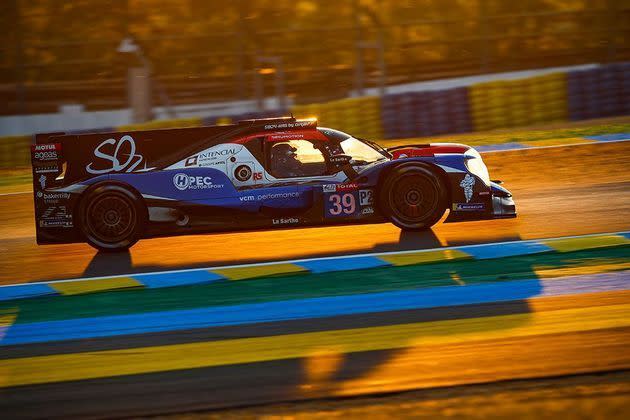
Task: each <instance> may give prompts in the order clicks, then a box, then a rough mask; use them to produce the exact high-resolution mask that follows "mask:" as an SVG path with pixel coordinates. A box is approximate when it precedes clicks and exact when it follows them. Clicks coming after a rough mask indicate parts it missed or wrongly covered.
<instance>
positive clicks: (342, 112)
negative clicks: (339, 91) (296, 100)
mask: <svg viewBox="0 0 630 420" xmlns="http://www.w3.org/2000/svg"><path fill="white" fill-rule="evenodd" d="M291 112H292V113H293V115H294V116H295V117H297V118H309V117H317V119H318V120H319V123H320V125H322V126H325V127H330V128H336V129H339V130H341V131H345V132H348V133H349V134H352V135H353V136H355V137H365V138H370V139H380V138H383V126H382V124H381V121H382V118H381V98H380V97H378V96H365V97H361V98H346V99H340V100H337V101H332V102H326V103H323V104H309V105H296V106H293V107H292V108H291Z"/></svg>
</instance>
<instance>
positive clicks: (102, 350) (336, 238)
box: [0, 143, 630, 418]
mask: <svg viewBox="0 0 630 420" xmlns="http://www.w3.org/2000/svg"><path fill="white" fill-rule="evenodd" d="M628 152H630V144H628V143H619V144H597V145H593V146H579V147H571V148H554V149H541V150H529V151H515V152H506V153H492V154H487V155H486V157H485V159H486V161H487V163H488V166H489V167H490V171H491V174H492V178H502V179H503V180H504V181H505V183H506V186H507V187H509V188H510V189H511V190H512V191H513V193H514V195H515V198H516V201H517V205H518V209H519V213H520V216H519V218H517V219H514V220H497V221H487V222H471V223H465V224H451V225H440V226H438V227H436V228H435V229H434V231H433V232H432V233H427V234H421V235H420V234H419V235H401V233H400V231H398V230H397V229H396V228H394V227H393V226H391V225H388V224H383V225H369V226H347V227H336V228H309V229H292V230H284V231H274V232H254V233H235V234H218V235H216V234H215V235H197V236H192V237H179V238H163V239H154V240H147V241H142V242H141V243H140V244H139V245H138V246H137V247H136V248H134V249H133V250H132V251H131V253H129V254H123V255H117V256H112V255H102V254H96V253H94V252H93V251H92V250H91V249H90V248H89V247H88V246H87V245H81V244H77V245H59V246H49V247H37V245H35V244H34V238H33V229H32V227H31V226H32V224H31V223H32V222H31V221H32V210H31V206H32V202H31V197H30V196H12V197H11V198H10V199H5V200H3V201H2V203H1V204H0V217H2V218H3V219H4V221H5V223H4V224H3V225H2V227H1V229H2V230H1V232H0V267H1V270H2V272H1V275H2V277H1V281H2V282H4V283H9V282H11V283H13V282H26V281H34V280H40V279H58V278H68V277H79V276H90V275H107V274H120V273H128V272H138V271H140V272H141V271H159V270H163V269H175V268H185V267H199V266H203V267H206V266H214V265H221V264H234V263H241V262H247V261H268V260H269V261H271V260H279V259H290V258H299V257H312V256H322V255H338V254H352V253H357V252H370V251H394V250H400V249H415V248H434V247H436V246H447V245H449V246H450V245H463V244H472V243H482V242H496V241H505V240H517V239H534V238H545V237H556V236H565V235H580V234H590V233H602V232H612V231H627V230H630V217H629V216H630V200H629V199H630V182H628V175H627V156H628ZM615 252H616V254H609V253H608V251H605V252H604V251H588V252H587V253H586V254H575V255H574V254H571V255H569V254H567V257H553V256H550V257H544V259H538V260H535V261H534V260H532V261H531V262H528V261H529V260H528V259H523V261H524V262H523V261H522V262H521V263H519V264H521V269H520V273H521V274H522V275H524V276H526V277H527V276H534V278H537V279H539V280H540V281H539V282H538V283H537V286H536V287H535V288H534V289H533V290H532V295H531V298H527V299H519V300H511V301H505V302H491V303H482V304H469V305H460V306H445V307H441V308H425V309H413V310H402V311H388V312H377V313H371V314H357V315H346V316H334V317H323V318H318V319H307V320H291V321H282V322H270V323H264V322H263V323H258V324H252V325H239V326H223V327H211V328H197V329H190V330H180V331H167V332H155V333H143V334H136V335H121V336H109V337H101V338H90V339H75V340H65V341H56V342H55V341H52V342H44V343H35V344H22V345H8V346H7V345H4V346H2V347H0V355H1V359H2V360H0V408H2V412H3V413H7V414H8V415H9V417H10V418H22V417H23V418H38V417H39V418H41V417H48V418H72V417H85V416H88V417H96V418H103V417H107V418H111V417H127V416H134V415H150V414H166V413H178V412H191V411H196V410H207V409H221V408H226V407H235V406H248V405H256V404H264V403H270V402H278V401H297V400H310V399H318V398H329V397H348V396H358V395H365V394H374V393H376V394H382V393H389V392H400V391H406V390H414V389H429V388H436V387H450V386H459V385H469V384H481V383H489V382H497V381H502V380H514V379H530V378H541V377H549V376H563V375H575V374H588V373H600V374H606V372H618V371H623V370H628V369H630V353H628V351H627V349H628V346H629V345H630V321H629V320H630V292H628V290H627V278H628V274H627V273H628V272H627V271H623V270H627V269H628V259H629V256H628V248H627V247H626V248H620V249H618V250H617V251H615ZM528 258H529V257H528ZM536 258H543V257H536ZM554 258H556V259H558V258H559V260H558V261H556V262H554V263H552V262H553V261H552V260H553V259H554ZM519 261H520V260H519ZM468 264H479V263H476V262H462V263H461V267H462V270H461V271H457V270H455V271H454V272H453V273H451V272H450V271H449V276H450V277H451V278H452V281H453V282H455V283H457V284H459V283H462V287H463V288H466V287H473V286H474V284H469V280H468V278H467V275H466V273H467V270H466V269H465V267H467V266H468ZM484 264H490V265H486V266H482V265H477V267H481V268H477V269H476V270H478V271H480V272H482V273H486V274H485V275H488V276H489V277H490V278H491V279H490V280H489V281H506V282H507V283H506V287H507V288H508V289H510V288H511V285H513V284H516V283H514V282H513V280H514V279H513V278H504V277H505V276H503V275H502V274H501V267H497V266H498V265H501V264H502V262H501V261H499V262H498V263H497V264H492V263H491V262H487V263H484ZM522 264H525V265H524V266H523V265H522ZM449 267H456V265H453V264H451V263H449ZM491 267H492V269H491ZM450 269H451V268H449V270H450ZM492 270H495V271H496V272H495V273H490V272H491V271H492ZM505 271H506V273H514V272H515V270H508V269H507V268H505ZM517 271H518V270H517ZM613 272H619V273H626V274H621V275H622V276H625V277H620V278H617V280H615V278H613V279H612V282H613V283H615V282H616V283H615V284H618V286H615V287H616V288H613V289H610V290H604V289H602V290H597V287H598V286H597V285H598V284H599V282H604V283H605V282H606V281H609V282H610V281H611V280H601V279H602V277H592V278H591V277H587V279H586V280H585V279H580V278H573V277H571V276H574V275H578V274H580V275H581V274H584V275H602V274H603V275H606V276H608V275H613V276H614V275H616V274H614V273H613ZM436 273H437V274H436V278H438V277H439V278H442V277H444V276H440V275H438V274H439V272H436ZM475 276H477V275H475ZM475 276H473V277H474V278H476V277H475ZM460 277H461V278H462V279H463V281H462V280H461V279H460ZM508 277H509V276H508ZM557 277H561V279H560V280H558V279H557ZM411 278H412V279H415V280H414V281H419V280H418V279H419V276H418V275H417V274H415V275H413V276H411ZM543 279H544V280H543ZM331 281H332V280H331ZM358 281H362V282H364V281H365V280H364V279H361V278H359V280H358ZM265 282H267V283H265ZM294 282H299V278H296V279H294ZM563 282H564V283H566V284H570V285H571V288H572V289H571V290H572V291H570V294H566V293H569V289H562V287H563V286H556V287H560V288H561V289H562V290H561V291H562V293H565V295H559V296H553V295H544V292H545V291H546V290H549V288H553V287H554V285H561V284H564V283H563ZM585 282H590V284H592V285H594V287H595V289H593V290H590V289H589V290H586V289H584V284H585ZM284 284H285V286H284V287H283V286H281V281H280V280H278V279H269V280H252V281H245V282H234V284H233V285H227V286H225V287H227V288H232V289H234V288H236V289H234V290H236V292H233V293H235V294H236V296H238V299H243V298H247V297H248V295H247V293H243V292H238V290H243V291H245V290H247V289H249V290H250V293H251V294H252V296H253V293H255V292H256V289H258V292H261V291H262V289H265V288H266V290H268V291H270V293H271V292H273V293H276V294H285V293H286V290H287V289H288V288H289V286H290V280H285V283H284ZM611 284H612V283H611ZM205 287H207V288H208V289H207V291H206V293H208V294H209V296H210V295H212V294H216V293H218V291H217V292H215V291H213V290H215V289H212V287H214V285H207V286H205ZM295 287H297V286H295ZM301 287H303V288H305V289H306V290H308V289H309V288H308V285H307V284H304V285H302V286H301ZM320 287H323V286H320ZM344 287H349V283H346V282H344ZM373 287H378V285H375V286H373ZM238 288H241V289H238ZM199 290H201V289H199ZM217 290H218V289H217ZM464 290H473V289H464ZM136 293H137V294H138V295H137V296H138V297H139V300H138V303H137V305H140V304H141V302H140V299H142V296H145V298H144V299H145V302H144V303H143V304H148V303H147V302H153V303H154V304H161V303H160V302H162V303H164V304H167V305H174V304H176V305H179V304H180V302H179V301H178V300H177V298H176V297H175V295H174V294H173V292H170V291H169V289H164V290H163V291H159V292H158V291H156V292H148V291H142V290H140V291H129V292H111V293H107V294H103V295H102V296H99V295H98V294H95V295H92V297H91V298H90V299H92V300H90V301H86V300H85V299H87V297H81V296H74V297H64V298H58V297H53V298H47V299H49V300H46V301H42V302H44V304H42V305H43V306H42V307H43V308H45V309H46V310H43V311H42V313H40V314H38V313H37V311H36V310H31V312H30V315H29V313H28V309H27V306H28V305H31V303H24V304H23V305H26V306H24V307H20V306H19V305H22V304H19V305H18V304H16V305H17V308H18V311H17V316H18V319H19V317H21V316H23V315H27V316H31V317H33V319H31V320H30V321H23V322H36V319H35V318H37V317H38V316H39V317H43V318H42V319H43V320H44V321H45V318H46V317H60V318H63V317H64V316H66V317H68V318H69V319H70V318H73V317H76V315H72V314H68V315H64V312H66V311H67V312H68V313H69V312H72V311H78V312H81V311H87V310H99V308H100V307H101V306H102V307H104V306H107V305H110V306H111V307H112V308H113V307H117V308H119V309H120V307H121V305H122V303H121V302H122V301H123V300H125V298H124V296H127V298H126V300H127V301H129V302H128V303H127V305H129V307H131V308H132V310H137V309H133V302H134V300H135V298H134V296H136V295H134V294H136ZM154 293H155V294H160V296H162V297H161V298H160V299H161V300H160V301H159V302H155V301H154V300H155V296H157V295H154ZM188 293H191V294H193V295H194V291H193V289H191V291H189V292H188ZM362 293H366V291H363V292H362ZM258 295H259V293H256V296H258ZM199 298H200V299H201V300H203V296H200V297H199ZM190 299H192V298H190ZM190 299H189V300H190ZM208 299H210V297H209V298H208ZM36 301H37V300H36V299H34V300H33V302H34V303H33V305H35V306H37V305H38V304H37V302H36ZM45 302H49V303H45ZM81 302H88V304H86V303H81ZM89 302H93V303H92V304H91V305H90V304H89ZM99 302H100V303H99ZM48 304H50V305H58V308H59V309H58V310H57V311H54V310H51V308H52V306H46V305H48ZM81 304H82V305H85V306H86V307H85V308H83V309H81V308H79V306H80V305H81ZM204 304H207V303H204ZM99 305H100V306H99ZM8 309H11V308H2V311H0V340H1V338H2V336H3V335H4V334H3V329H2V328H1V327H2V325H3V324H2V322H3V319H2V316H3V315H4V316H5V321H4V322H8V323H9V324H11V323H12V322H14V320H9V321H6V318H7V317H6V314H9V312H7V310H8ZM20 310H21V311H22V312H20ZM22 319H23V320H24V318H22ZM45 325H46V324H41V328H40V329H39V331H45V328H46V326H45Z"/></svg>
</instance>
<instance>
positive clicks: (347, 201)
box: [327, 193, 357, 216]
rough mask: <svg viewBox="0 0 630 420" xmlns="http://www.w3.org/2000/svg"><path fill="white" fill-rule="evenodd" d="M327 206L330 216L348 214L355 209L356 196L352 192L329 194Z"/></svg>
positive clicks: (353, 212)
mask: <svg viewBox="0 0 630 420" xmlns="http://www.w3.org/2000/svg"><path fill="white" fill-rule="evenodd" d="M327 207H328V214H329V215H331V216H350V215H352V214H355V212H356V210H357V205H356V198H355V196H354V194H353V193H345V194H331V195H329V196H328V206H327Z"/></svg>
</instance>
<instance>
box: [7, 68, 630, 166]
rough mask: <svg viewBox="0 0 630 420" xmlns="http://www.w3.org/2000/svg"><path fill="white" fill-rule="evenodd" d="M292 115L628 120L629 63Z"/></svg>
mask: <svg viewBox="0 0 630 420" xmlns="http://www.w3.org/2000/svg"><path fill="white" fill-rule="evenodd" d="M290 111H291V112H292V113H293V115H294V116H295V117H298V118H307V117H317V118H318V119H319V121H320V125H322V126H327V127H331V128H337V129H340V130H342V131H346V132H348V133H350V134H352V135H354V136H357V137H365V138H368V139H374V140H379V139H396V138H411V137H427V136H436V135H441V134H454V133H466V132H472V131H485V130H492V129H497V128H509V127H518V126H526V125H532V124H540V123H546V122H555V121H566V120H571V121H577V120H584V119H591V118H602V117H613V116H621V115H630V62H625V63H614V64H609V65H604V66H600V67H598V68H595V69H592V70H578V71H571V72H568V73H552V74H547V75H544V76H537V77H532V78H527V79H519V80H497V81H493V82H485V83H478V84H474V85H470V86H468V87H460V88H454V89H444V90H438V91H424V92H406V93H400V94H389V95H385V96H383V97H382V98H380V97H377V96H367V97H361V98H346V99H340V100H336V101H332V102H326V103H316V104H307V105H295V106H293V107H292V108H291V109H290ZM287 114H288V112H283V111H281V110H280V111H279V110H270V111H260V112H248V113H243V114H237V115H227V116H221V117H216V116H213V117H206V118H182V119H174V120H158V121H150V122H147V123H143V124H132V125H124V126H118V127H104V128H98V129H93V130H80V131H70V133H77V134H79V133H86V132H92V133H98V132H111V131H134V130H147V129H156V128H175V127H198V126H206V125H215V124H230V123H232V122H233V121H238V120H243V119H253V118H272V117H280V116H284V115H287ZM30 144H31V136H12V137H4V138H0V152H1V155H0V168H13V167H21V166H28V165H29V162H30V159H29V151H28V146H29V145H30Z"/></svg>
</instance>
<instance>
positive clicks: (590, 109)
mask: <svg viewBox="0 0 630 420" xmlns="http://www.w3.org/2000/svg"><path fill="white" fill-rule="evenodd" d="M567 79H568V98H567V99H568V106H569V118H570V119H571V120H572V121H577V120H585V119H590V118H603V117H612V116H617V115H628V114H630V63H618V64H611V65H608V66H604V67H601V68H597V69H593V70H584V71H572V72H569V73H568V75H567Z"/></svg>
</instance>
